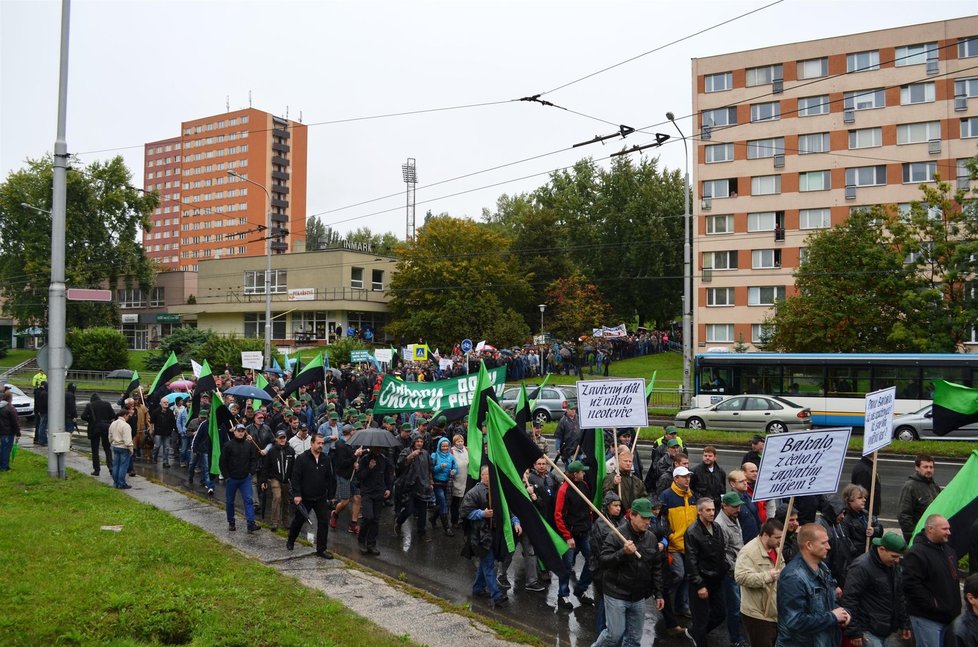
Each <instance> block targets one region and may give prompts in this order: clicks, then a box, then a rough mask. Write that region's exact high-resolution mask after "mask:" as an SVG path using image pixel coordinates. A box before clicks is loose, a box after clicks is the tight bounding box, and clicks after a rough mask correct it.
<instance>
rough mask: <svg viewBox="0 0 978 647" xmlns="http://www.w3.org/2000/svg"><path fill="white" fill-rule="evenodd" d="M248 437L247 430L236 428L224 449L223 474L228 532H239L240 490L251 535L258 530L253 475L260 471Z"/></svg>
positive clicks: (222, 449)
mask: <svg viewBox="0 0 978 647" xmlns="http://www.w3.org/2000/svg"><path fill="white" fill-rule="evenodd" d="M247 436H248V433H247V431H246V430H245V426H244V425H241V424H239V425H236V426H235V428H234V433H233V437H232V438H231V439H230V440H228V441H227V442H226V443H224V447H222V448H221V474H223V475H224V476H225V480H224V485H225V497H224V511H225V512H226V513H227V519H228V530H229V531H233V530H237V528H235V526H234V499H235V495H236V494H237V492H238V490H241V499H242V502H243V503H244V511H245V518H246V519H247V520H248V532H255V531H257V530H259V526H258V524H257V523H255V504H254V501H253V500H252V498H251V488H252V487H253V486H252V484H251V475H252V474H254V473H255V472H256V471H257V470H258V449H257V448H256V447H255V445H254V443H252V442H251V441H249V440H247Z"/></svg>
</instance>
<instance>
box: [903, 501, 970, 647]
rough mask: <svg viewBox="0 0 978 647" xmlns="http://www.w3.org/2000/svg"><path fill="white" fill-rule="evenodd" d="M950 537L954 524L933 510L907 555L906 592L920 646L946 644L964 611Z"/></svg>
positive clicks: (905, 570)
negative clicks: (950, 627)
mask: <svg viewBox="0 0 978 647" xmlns="http://www.w3.org/2000/svg"><path fill="white" fill-rule="evenodd" d="M950 538H951V524H949V523H948V521H947V519H945V518H944V517H942V516H941V515H939V514H932V515H930V516H929V517H927V519H926V520H925V521H924V531H923V532H922V533H920V534H919V535H917V537H916V538H915V539H914V542H913V548H911V549H910V550H909V551H907V554H906V556H904V558H903V594H904V595H905V596H906V599H907V613H908V614H909V615H910V625H911V626H912V627H913V634H914V638H915V639H916V643H917V646H918V647H942V645H943V644H944V634H945V633H946V631H947V629H948V626H949V625H950V623H951V622H952V621H953V620H954V618H955V617H956V616H957V615H958V613H960V612H961V587H960V585H959V584H958V556H957V554H955V552H954V549H953V548H951V546H950V545H948V540H949V539H950Z"/></svg>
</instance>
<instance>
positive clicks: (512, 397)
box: [499, 385, 577, 424]
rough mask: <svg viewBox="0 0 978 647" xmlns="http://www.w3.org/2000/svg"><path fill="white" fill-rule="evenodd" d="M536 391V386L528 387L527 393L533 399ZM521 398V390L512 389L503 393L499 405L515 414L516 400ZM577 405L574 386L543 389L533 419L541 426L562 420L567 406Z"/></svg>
mask: <svg viewBox="0 0 978 647" xmlns="http://www.w3.org/2000/svg"><path fill="white" fill-rule="evenodd" d="M534 391H536V387H535V386H527V387H526V392H527V394H528V395H530V396H531V397H532V396H533V392H534ZM519 396H520V388H519V387H512V388H508V389H506V390H505V391H503V397H502V398H500V400H499V405H500V406H501V407H502V408H503V409H505V410H506V411H509V412H513V411H514V410H515V409H516V400H517V398H519ZM572 402H573V403H575V404H576V403H577V389H576V388H574V387H572V386H550V385H547V386H545V387H543V391H542V392H541V393H540V397H538V398H537V399H536V400H535V401H534V403H533V411H532V415H533V419H534V420H539V421H540V423H541V424H543V423H545V422H549V421H551V420H560V419H561V418H562V417H563V416H564V412H565V411H567V405H568V404H570V403H572Z"/></svg>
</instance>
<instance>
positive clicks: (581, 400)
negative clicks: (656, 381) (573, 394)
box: [577, 378, 649, 429]
mask: <svg viewBox="0 0 978 647" xmlns="http://www.w3.org/2000/svg"><path fill="white" fill-rule="evenodd" d="M577 411H578V413H579V414H580V417H581V429H595V428H597V427H615V428H618V427H647V426H648V425H649V409H648V405H646V403H645V380H644V379H643V378H638V379H627V380H585V381H578V383H577Z"/></svg>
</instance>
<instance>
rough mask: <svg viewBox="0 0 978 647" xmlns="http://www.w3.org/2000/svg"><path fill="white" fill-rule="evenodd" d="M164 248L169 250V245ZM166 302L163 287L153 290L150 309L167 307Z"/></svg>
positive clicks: (150, 297) (150, 295)
mask: <svg viewBox="0 0 978 647" xmlns="http://www.w3.org/2000/svg"><path fill="white" fill-rule="evenodd" d="M163 247H165V248H169V245H164V246H163ZM165 302H166V295H165V292H164V288H162V287H155V288H153V290H152V291H151V292H150V293H149V305H150V307H159V306H163V305H165Z"/></svg>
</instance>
